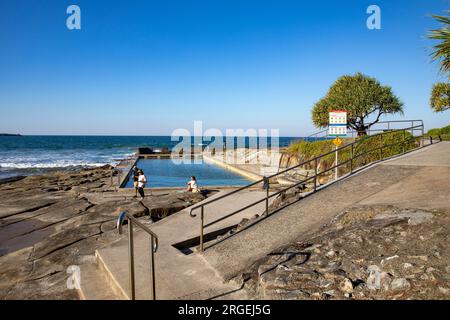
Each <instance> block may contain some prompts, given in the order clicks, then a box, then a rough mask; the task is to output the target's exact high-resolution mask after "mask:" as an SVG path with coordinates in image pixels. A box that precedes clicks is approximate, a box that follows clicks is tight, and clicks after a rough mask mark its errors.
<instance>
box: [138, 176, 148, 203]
mask: <svg viewBox="0 0 450 320" xmlns="http://www.w3.org/2000/svg"><path fill="white" fill-rule="evenodd" d="M146 183H147V177H146V176H145V174H144V171H142V170H139V177H138V192H139V195H140V196H141V200H144V198H145V193H144V188H145V184H146Z"/></svg>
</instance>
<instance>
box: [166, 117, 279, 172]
mask: <svg viewBox="0 0 450 320" xmlns="http://www.w3.org/2000/svg"><path fill="white" fill-rule="evenodd" d="M171 140H172V141H173V142H178V143H177V144H176V145H175V146H174V147H173V148H172V150H171V158H172V161H173V162H174V163H175V164H182V163H184V164H186V163H195V164H199V163H202V162H203V161H213V162H214V161H215V160H219V161H220V162H222V163H225V164H232V165H241V164H258V165H260V169H261V170H262V171H267V170H270V168H275V167H276V168H278V163H279V158H280V131H279V129H255V128H247V129H225V131H222V130H220V129H218V128H208V129H204V127H203V122H202V121H194V128H193V132H191V131H190V130H188V129H185V128H178V129H175V130H174V131H173V132H172V135H171Z"/></svg>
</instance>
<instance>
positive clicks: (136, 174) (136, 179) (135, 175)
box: [131, 166, 139, 198]
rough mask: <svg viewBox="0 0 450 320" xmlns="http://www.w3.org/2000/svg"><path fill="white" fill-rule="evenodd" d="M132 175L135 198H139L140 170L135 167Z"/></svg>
mask: <svg viewBox="0 0 450 320" xmlns="http://www.w3.org/2000/svg"><path fill="white" fill-rule="evenodd" d="M131 174H132V175H133V186H134V198H137V194H138V183H139V168H138V167H136V166H133V169H132V173H131Z"/></svg>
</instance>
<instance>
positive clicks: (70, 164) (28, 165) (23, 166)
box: [0, 162, 108, 169]
mask: <svg viewBox="0 0 450 320" xmlns="http://www.w3.org/2000/svg"><path fill="white" fill-rule="evenodd" d="M106 164H108V163H97V162H96V163H90V162H64V163H59V162H55V163H12V162H5V163H0V168H5V169H50V168H51V169H53V168H70V167H101V166H104V165H106Z"/></svg>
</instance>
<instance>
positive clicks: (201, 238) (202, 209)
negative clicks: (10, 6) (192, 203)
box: [200, 206, 204, 252]
mask: <svg viewBox="0 0 450 320" xmlns="http://www.w3.org/2000/svg"><path fill="white" fill-rule="evenodd" d="M200 212H201V213H200V215H201V218H200V220H201V221H200V251H202V252H203V250H204V249H203V224H204V207H203V206H201V207H200Z"/></svg>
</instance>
